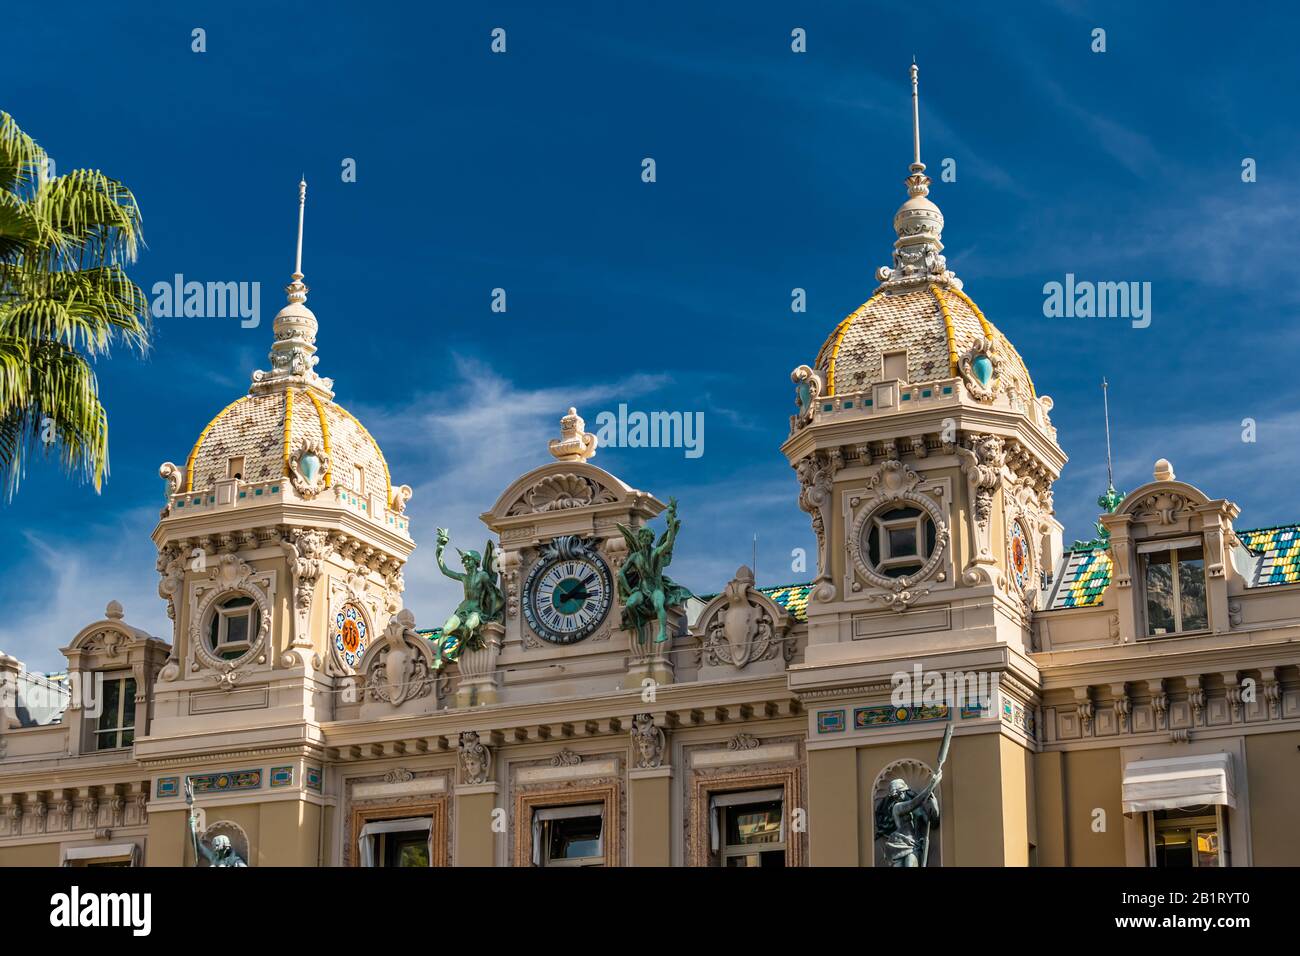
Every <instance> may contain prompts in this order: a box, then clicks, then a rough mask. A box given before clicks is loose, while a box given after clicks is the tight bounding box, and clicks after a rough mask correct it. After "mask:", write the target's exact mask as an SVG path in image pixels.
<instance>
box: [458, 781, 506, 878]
mask: <svg viewBox="0 0 1300 956" xmlns="http://www.w3.org/2000/svg"><path fill="white" fill-rule="evenodd" d="M499 793H500V787H499V786H498V784H496V783H493V782H489V783H475V784H465V785H462V786H459V787H457V788H456V790H455V794H456V814H455V815H456V842H455V843H454V845H453V852H452V865H453V866H495V865H496V844H497V836H498V833H497V830H499V829H502V827H501V826H499V825H497V821H498V820H500V821H504V820H505V814H504V813H501V814H496V815H495V816H494V814H493V811H494V810H495V809H496V808H497V795H498V794H499ZM516 823H517V821H516ZM501 835H503V836H504V832H503V833H502V834H501Z"/></svg>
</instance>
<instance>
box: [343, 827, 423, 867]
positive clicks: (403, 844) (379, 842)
mask: <svg viewBox="0 0 1300 956" xmlns="http://www.w3.org/2000/svg"><path fill="white" fill-rule="evenodd" d="M432 839H433V820H432V818H430V817H404V818H401V819H396V820H371V821H370V822H368V823H366V824H365V826H363V827H362V828H361V833H360V834H359V839H358V843H359V846H358V847H357V849H358V850H359V851H360V854H361V865H362V866H364V867H378V868H384V869H404V868H408V867H427V866H431V865H432V862H431V861H432V858H433V847H432V846H431V845H430V844H431V841H432Z"/></svg>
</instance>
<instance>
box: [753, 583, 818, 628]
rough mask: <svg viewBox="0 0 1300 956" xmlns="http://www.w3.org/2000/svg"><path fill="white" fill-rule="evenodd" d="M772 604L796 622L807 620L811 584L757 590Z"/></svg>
mask: <svg viewBox="0 0 1300 956" xmlns="http://www.w3.org/2000/svg"><path fill="white" fill-rule="evenodd" d="M758 590H760V591H762V592H763V593H764V594H766V595H767V596H768V597H769V598H771V599H772V602H773V603H774V604H778V605H780V606H781V607H783V608H785V609H786V610H787V611H789V612H790V614H792V615H793V616H794V619H795V620H796V621H807V620H808V595H809V594H810V593H811V592H812V585H811V584H790V585H784V586H782V587H779V588H759V589H758Z"/></svg>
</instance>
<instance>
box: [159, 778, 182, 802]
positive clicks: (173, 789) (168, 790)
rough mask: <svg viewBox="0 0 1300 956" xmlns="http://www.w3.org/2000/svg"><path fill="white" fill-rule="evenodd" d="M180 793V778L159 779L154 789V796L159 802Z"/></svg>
mask: <svg viewBox="0 0 1300 956" xmlns="http://www.w3.org/2000/svg"><path fill="white" fill-rule="evenodd" d="M180 792H181V778H180V777H159V778H158V785H157V787H155V788H154V796H155V797H157V798H158V799H159V800H161V799H163V798H165V797H174V796H176V795H177V794H179V793H180Z"/></svg>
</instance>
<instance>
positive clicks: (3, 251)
mask: <svg viewBox="0 0 1300 956" xmlns="http://www.w3.org/2000/svg"><path fill="white" fill-rule="evenodd" d="M47 169H48V162H47V157H46V154H45V152H44V151H43V150H42V149H41V148H40V147H39V146H38V145H37V144H36V143H35V142H34V141H33V140H32V139H31V137H29V136H27V135H26V134H25V133H23V131H22V130H21V129H19V128H18V125H17V124H16V123H15V122H14V121H13V118H12V117H10V116H9V115H8V114H7V113H3V112H0V481H3V483H4V485H5V492H6V495H7V496H9V497H12V495H13V494H14V493H15V492H16V491H17V489H18V486H19V484H20V483H21V480H22V476H23V473H24V470H25V466H26V462H27V460H28V459H30V458H31V457H32V456H34V455H38V454H41V455H48V454H57V457H58V460H59V463H60V465H61V466H62V467H63V469H64V470H65V471H66V472H68V473H69V474H74V475H79V476H81V477H83V478H85V479H87V480H89V481H90V482H91V483H92V484H93V485H94V487H95V489H96V490H99V488H100V487H101V485H102V482H103V479H104V476H105V475H106V474H107V472H108V416H107V414H106V412H105V410H104V406H103V405H102V404H101V402H100V400H99V384H98V381H97V379H96V378H95V372H94V369H93V367H92V366H91V364H90V359H92V358H94V357H95V356H98V355H102V354H105V353H106V352H108V350H109V348H110V346H111V345H112V344H113V343H114V342H115V341H117V342H121V343H123V344H125V345H126V346H127V347H128V348H130V349H133V350H136V351H139V352H144V351H145V350H146V349H147V348H148V347H149V337H150V324H149V304H148V300H147V299H146V298H145V295H144V292H143V291H142V290H141V289H140V288H139V286H137V285H136V284H135V283H134V282H133V281H131V279H130V277H129V276H128V275H127V274H126V271H125V266H126V265H128V264H130V263H131V262H134V261H135V258H136V255H137V253H138V251H139V248H140V246H141V245H142V244H143V241H144V240H143V234H142V232H141V218H140V209H139V207H138V206H137V204H136V201H135V197H134V196H133V195H132V194H131V191H130V190H129V189H127V188H126V187H125V186H124V185H122V184H121V183H120V182H118V181H117V180H115V179H112V178H110V177H108V176H105V175H104V174H103V173H101V172H100V171H98V170H88V169H76V170H73V171H72V172H70V173H67V174H66V175H63V176H59V177H54V178H50V177H48V176H47V175H46V170H47Z"/></svg>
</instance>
